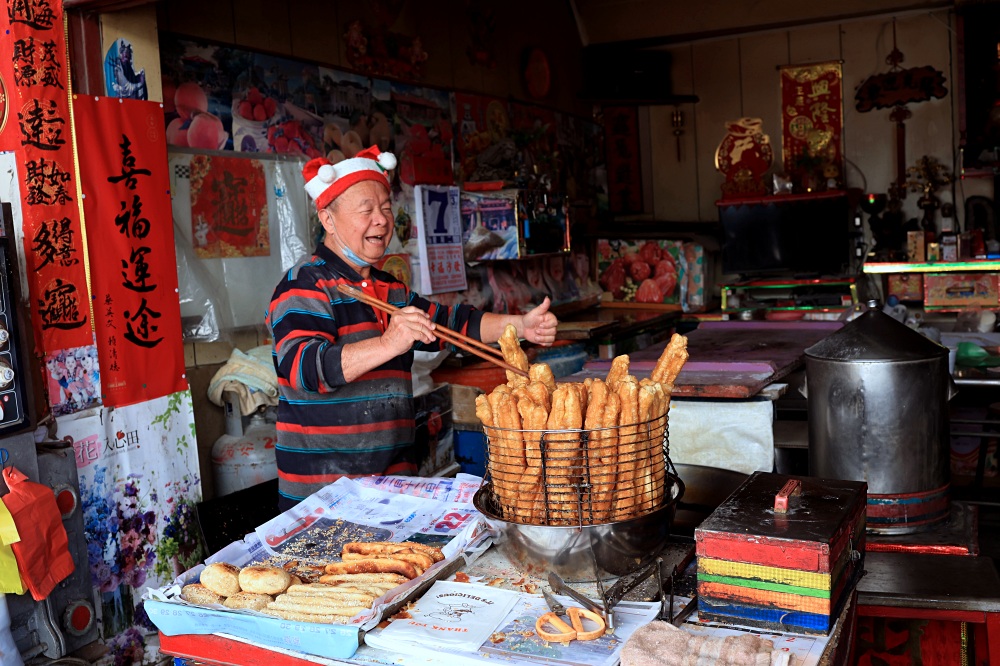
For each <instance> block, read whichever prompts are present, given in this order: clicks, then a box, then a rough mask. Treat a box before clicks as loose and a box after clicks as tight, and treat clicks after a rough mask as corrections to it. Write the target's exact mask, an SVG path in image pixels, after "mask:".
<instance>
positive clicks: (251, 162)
mask: <svg viewBox="0 0 1000 666" xmlns="http://www.w3.org/2000/svg"><path fill="white" fill-rule="evenodd" d="M190 179H191V224H192V225H193V227H192V237H193V238H194V251H195V254H196V255H197V256H198V257H199V258H201V259H216V258H221V257H266V256H267V255H269V254H270V253H271V241H270V237H269V234H268V228H267V220H268V212H267V192H266V190H265V181H264V167H263V165H262V164H261V163H260V161H259V160H255V159H249V158H243V157H223V156H219V155H195V156H194V157H192V158H191V174H190Z"/></svg>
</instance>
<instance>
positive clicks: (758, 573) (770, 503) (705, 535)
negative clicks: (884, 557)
mask: <svg viewBox="0 0 1000 666" xmlns="http://www.w3.org/2000/svg"><path fill="white" fill-rule="evenodd" d="M790 480H794V481H798V482H799V484H800V487H801V492H799V493H797V494H795V495H794V496H792V497H789V498H788V506H787V512H784V513H778V512H777V511H775V506H776V504H775V498H776V496H777V495H778V494H779V492H780V491H781V490H782V489H783V488H784V487H785V484H787V483H788V482H789V481H790ZM866 501H867V484H865V483H863V482H857V481H839V480H831V479H817V478H815V477H789V476H784V475H780V474H769V473H764V472H755V473H754V474H753V475H752V476H751V477H750V478H749V479H748V480H747V481H746V482H745V483H744V484H743V485H742V486H740V487H739V488H738V489H737V490H736V491H735V492H734V493H733V494H732V495H730V496H729V498H728V499H727V500H726V501H725V502H723V504H722V505H721V506H720V507H719V508H718V509H716V510H715V512H714V513H713V514H712V515H711V516H709V518H708V519H707V520H705V521H704V522H703V523H702V524H701V525H700V526H699V527H698V528H697V529H696V530H695V533H694V538H695V548H696V554H697V558H698V617H699V618H700V619H708V620H713V621H718V622H729V623H735V624H742V625H749V626H753V627H761V628H765V629H770V630H775V629H777V630H785V631H795V632H799V633H811V634H816V633H820V634H825V633H828V632H829V631H830V629H831V628H832V626H833V625H834V623H835V622H836V620H837V617H838V616H839V615H840V612H841V610H842V609H843V605H844V603H845V602H846V599H847V598H848V597H849V596H850V595H851V593H852V591H853V590H854V586H855V584H856V582H857V579H858V577H859V576H860V574H861V572H862V571H863V570H864V550H865V545H864V544H865V515H866V511H865V509H866Z"/></svg>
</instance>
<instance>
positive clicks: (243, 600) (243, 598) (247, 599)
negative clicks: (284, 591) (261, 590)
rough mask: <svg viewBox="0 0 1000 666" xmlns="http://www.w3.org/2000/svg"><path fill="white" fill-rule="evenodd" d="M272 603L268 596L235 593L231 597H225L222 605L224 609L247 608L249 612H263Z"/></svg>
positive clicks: (252, 593) (272, 599)
mask: <svg viewBox="0 0 1000 666" xmlns="http://www.w3.org/2000/svg"><path fill="white" fill-rule="evenodd" d="M272 601H274V597H272V596H271V595H269V594H257V593H256V592H237V593H236V594H234V595H233V596H231V597H227V598H226V600H225V601H224V602H222V604H223V605H224V606H225V607H226V608H249V609H250V610H255V611H259V610H264V609H265V608H267V605H268V604H269V603H271V602H272Z"/></svg>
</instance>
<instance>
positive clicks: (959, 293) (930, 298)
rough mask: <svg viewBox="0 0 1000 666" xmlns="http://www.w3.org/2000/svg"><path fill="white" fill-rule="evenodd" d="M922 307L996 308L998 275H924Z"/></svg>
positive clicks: (999, 299) (999, 303)
mask: <svg viewBox="0 0 1000 666" xmlns="http://www.w3.org/2000/svg"><path fill="white" fill-rule="evenodd" d="M924 305H925V306H926V307H938V308H949V307H954V308H964V307H983V308H995V307H998V306H1000V275H997V274H996V273H927V274H926V275H925V276H924Z"/></svg>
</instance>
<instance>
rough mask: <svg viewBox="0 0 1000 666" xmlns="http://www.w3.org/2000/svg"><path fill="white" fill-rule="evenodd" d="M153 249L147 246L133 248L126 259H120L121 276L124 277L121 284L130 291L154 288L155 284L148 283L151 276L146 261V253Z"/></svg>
mask: <svg viewBox="0 0 1000 666" xmlns="http://www.w3.org/2000/svg"><path fill="white" fill-rule="evenodd" d="M152 251H153V250H152V249H151V248H148V247H137V248H133V249H132V252H131V254H130V255H129V259H128V261H125V260H124V259H122V268H124V269H125V270H123V271H122V277H123V278H125V280H124V282H122V286H123V287H125V288H126V289H131V290H132V291H138V292H146V291H153V290H154V289H156V285H155V284H149V280H150V279H151V278H152V276H151V275H150V273H149V263H147V262H146V255H147V254H149V253H150V252H152Z"/></svg>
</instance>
